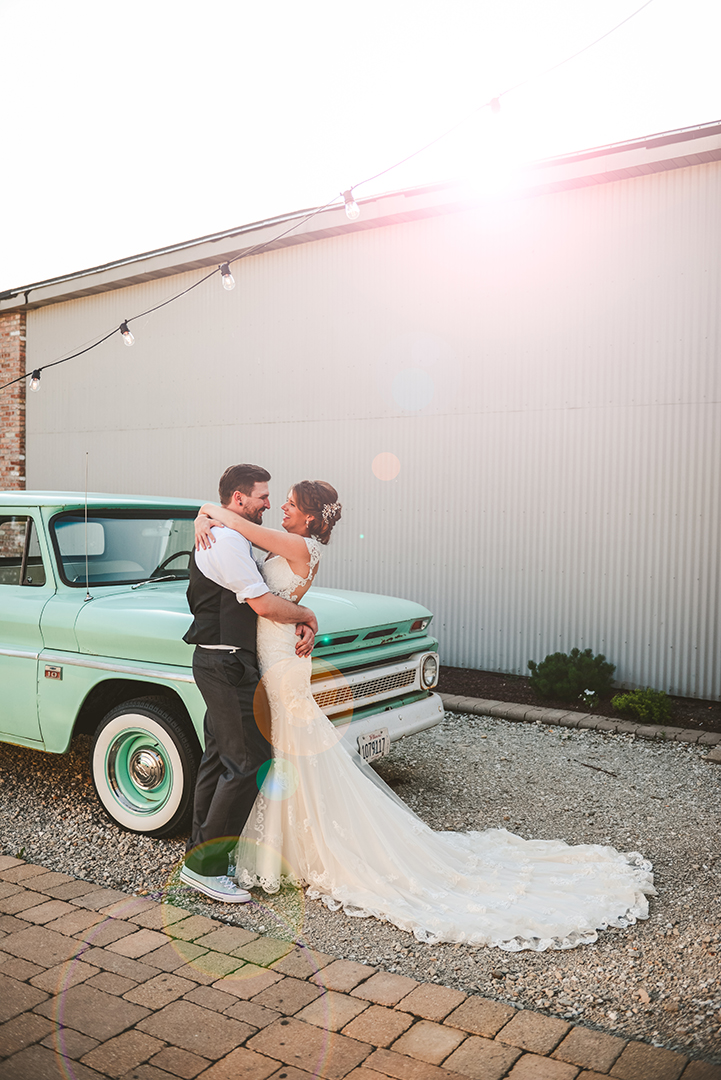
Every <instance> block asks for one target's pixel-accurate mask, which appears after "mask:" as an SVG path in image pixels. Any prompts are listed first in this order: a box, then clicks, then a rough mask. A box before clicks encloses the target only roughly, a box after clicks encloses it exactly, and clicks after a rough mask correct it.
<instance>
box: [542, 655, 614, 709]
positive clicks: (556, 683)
mask: <svg viewBox="0 0 721 1080" xmlns="http://www.w3.org/2000/svg"><path fill="white" fill-rule="evenodd" d="M528 666H529V668H530V669H531V672H532V674H531V686H532V687H533V689H534V690H535V691H536V692H537V693H538V694H540V695H541V697H546V698H560V699H561V700H562V701H574V700H575V699H576V698H578V697H580V696H581V695H583V693H584V691H587V690H590V691H591V692H592V693H594V694H597V695H598V697H605V696H607V695H608V694H609V693H610V692H611V679H612V678H613V673H614V671H615V670H616V665H615V664H609V663H608V662H607V661H606V657H605V656H603V655H602V654H601V653H599V654H598V656H594V655H593V652H592V651H591V649H584V651H583V652H581V651H580V649H571V652H570V654H569V655H567V654H566V653H562V652H557V653H552V654H551V655H550V656H547V657H546V659H545V660H542V661H541V663H540V664H537V663H536V662H535V661H534V660H529V661H528Z"/></svg>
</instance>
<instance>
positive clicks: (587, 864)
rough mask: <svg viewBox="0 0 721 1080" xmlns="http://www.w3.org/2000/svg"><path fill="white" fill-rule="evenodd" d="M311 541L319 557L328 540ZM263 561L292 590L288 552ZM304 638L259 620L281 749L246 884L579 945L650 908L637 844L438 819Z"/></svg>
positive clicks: (526, 945) (434, 922)
mask: <svg viewBox="0 0 721 1080" xmlns="http://www.w3.org/2000/svg"><path fill="white" fill-rule="evenodd" d="M307 543H308V548H309V551H310V554H311V569H312V568H313V566H315V564H316V563H317V561H318V559H319V557H320V545H319V544H318V542H317V541H315V540H308V541H307ZM261 570H262V573H263V576H264V578H265V580H266V582H267V584H268V587H269V588H270V589H271V590H272V591H273V592H274V593H277V594H278V595H281V596H284V597H285V598H286V599H295V596H294V590H297V589H298V588H299V587H300V586H301V585H302V584H304V582H303V581H302V580H301V579H300V578H299V577H298V576H297V575H295V574H293V572H292V571H291V569H290V567H289V565H288V563H287V562H286V560H285V559H283V558H281V557H279V556H276V557H273V558H270V559H268V560H266V562H265V563H263V564H262V566H261ZM306 580H307V579H306ZM295 642H296V637H295V628H294V627H293V626H289V625H281V624H278V623H274V622H270V621H268V620H267V619H259V620H258V658H259V662H260V670H261V672H262V675H263V683H264V686H265V689H266V693H267V697H268V701H269V704H270V714H271V724H272V738H271V741H272V744H273V749H274V760H273V764H272V766H271V768H270V770H269V772H268V774H267V775H266V777H265V780H264V782H263V786H262V788H261V791H260V794H259V796H258V799H257V800H256V803H255V806H254V808H253V812H252V814H251V816H250V819H249V821H248V823H247V825H246V828H245V829H244V831H243V835H242V837H241V839H240V843H239V846H238V853H237V868H238V869H237V874H238V880H239V882H240V884H242V885H246V886H251V887H252V886H260V887H261V888H263V889H264V890H265V891H266V892H269V893H273V892H277V891H278V889H279V888H280V887H281V885H282V884H284V883H286V882H290V883H292V884H295V885H299V886H304V887H305V888H306V890H307V895H308V896H309V897H310V898H312V899H318V898H319V899H321V900H322V901H323V903H325V904H326V906H327V907H329V908H330V909H331V910H337V909H339V908H341V907H342V908H343V910H344V911H345V913H346V914H347V915H355V916H375V917H376V918H378V919H381V920H387V921H388V922H391V923H393V924H394V925H395V926H398V927H400V928H401V929H402V930H407V931H409V932H410V933H412V934H414V935H415V937H416V938H417V939H418V940H420V941H426V942H440V941H453V942H467V943H469V944H471V945H494V946H498V947H499V948H501V949H505V950H507V951H509V952H516V951H519V950H521V949H533V950H536V951H543V950H545V949H568V948H573V947H575V946H577V945H580V944H587V943H590V942H593V941H595V940H596V938H597V933H596V932H597V930H599V929H605V928H606V927H608V926H617V927H624V926H628V925H629V924H630V923H634V922H635V921H636V919H645V918H647V917H648V900H647V896H648V895H655V889H654V887H653V875H652V874H651V864H650V863H649V862H647V861H646V860H645V859H644V858H643V856H642V855H640V854H639V853H638V852H628V853H622V852H618V851H616V850H615V849H614V848H612V847H606V846H602V845H599V844H579V845H574V846H571V845H569V844H566V843H565V842H564V841H562V840H523V839H522V838H521V837H519V836H515V835H514V834H513V833H510V832H508V831H507V830H506V829H487V830H485V831H484V832H466V833H462V832H434V831H433V830H432V829H431V828H429V826H428V825H426V824H425V823H424V822H423V821H421V819H420V818H419V817H417V815H416V814H414V813H413V811H412V810H410V808H409V807H408V806H406V805H405V803H403V802H402V801H401V800H400V799H399V798H398V797H397V796H396V795H395V793H394V792H393V791H392V790H391V789H390V788H389V787H388V786H387V785H386V784H385V783H384V782H383V781H382V780H381V779H380V777H379V776H378V775H377V774H376V773H375V772H374V771H373V769H372V768H370V766H368V765H367V764H365V763H364V762H363V761H362V759H361V758H360V755H359V754H358V753H357V752H356V751H355V750H353V749H350V748H349V747H348V745H347V744H345V743H342V742H340V741H339V740H340V733H339V732H338V731H337V730H336V729H335V728H334V726H333V725H332V724H331V723H330V721H329V720H328V719H327V718H326V716H325V715H324V714H323V713H322V712H321V711H320V709H319V708H318V706H317V705H316V703H315V701H314V700H313V698H312V696H311V691H310V668H311V662H310V660H309V659H299V658H298V657H297V656H296V654H295Z"/></svg>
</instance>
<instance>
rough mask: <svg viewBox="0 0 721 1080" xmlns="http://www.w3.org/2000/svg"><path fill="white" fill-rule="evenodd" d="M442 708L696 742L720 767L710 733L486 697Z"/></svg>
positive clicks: (451, 701) (449, 698)
mask: <svg viewBox="0 0 721 1080" xmlns="http://www.w3.org/2000/svg"><path fill="white" fill-rule="evenodd" d="M439 697H440V699H441V701H442V702H443V706H444V708H446V709H450V711H451V712H464V713H474V714H475V715H476V716H495V717H498V719H499V720H517V721H521V722H523V723H526V724H535V723H541V724H551V725H553V726H554V727H567V728H587V729H589V730H591V731H612V732H617V733H619V734H623V735H635V736H636V737H637V738H639V739H659V740H660V741H662V742H686V743H695V744H696V745H697V746H708V747H711V748H712V749H711V750H710V751H709V754H708V757H707V760H708V761H713V762H717V763H718V764H721V735H719V734H716V733H715V732H713V731H693V730H691V729H689V728H679V727H669V726H668V725H662V724H659V725H651V724H632V723H630V722H629V721H628V720H617V719H614V718H613V717H611V716H594V715H592V714H591V713H579V712H564V711H563V709H545V708H542V707H540V706H538V705H514V704H512V703H511V702H508V701H492V700H490V699H488V698H471V697H459V696H458V695H457V694H440V695H439Z"/></svg>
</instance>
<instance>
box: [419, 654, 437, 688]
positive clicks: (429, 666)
mask: <svg viewBox="0 0 721 1080" xmlns="http://www.w3.org/2000/svg"><path fill="white" fill-rule="evenodd" d="M437 682H438V657H437V656H436V655H435V654H434V653H429V654H428V656H426V657H424V658H423V660H422V661H421V685H422V686H424V687H425V689H426V690H429V689H430V687H431V686H435V685H436V683H437Z"/></svg>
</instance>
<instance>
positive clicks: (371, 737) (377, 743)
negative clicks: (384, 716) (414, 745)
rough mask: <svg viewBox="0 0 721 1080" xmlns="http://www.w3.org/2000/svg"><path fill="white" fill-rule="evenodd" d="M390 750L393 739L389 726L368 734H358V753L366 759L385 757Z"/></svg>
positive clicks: (373, 759)
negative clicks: (389, 732)
mask: <svg viewBox="0 0 721 1080" xmlns="http://www.w3.org/2000/svg"><path fill="white" fill-rule="evenodd" d="M390 750H391V739H390V735H389V734H388V728H387V727H384V728H380V729H379V730H378V731H371V732H369V734H368V735H359V736H358V753H359V754H360V756H361V757H362V758H363V760H364V761H375V759H376V758H379V757H385V756H386V754H389V753H390Z"/></svg>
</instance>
